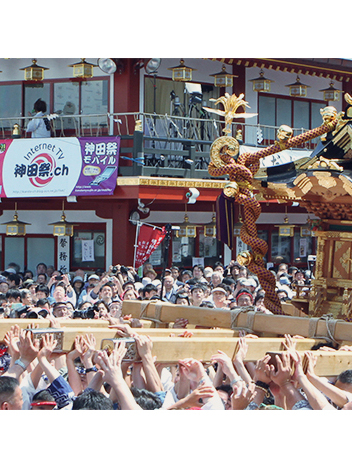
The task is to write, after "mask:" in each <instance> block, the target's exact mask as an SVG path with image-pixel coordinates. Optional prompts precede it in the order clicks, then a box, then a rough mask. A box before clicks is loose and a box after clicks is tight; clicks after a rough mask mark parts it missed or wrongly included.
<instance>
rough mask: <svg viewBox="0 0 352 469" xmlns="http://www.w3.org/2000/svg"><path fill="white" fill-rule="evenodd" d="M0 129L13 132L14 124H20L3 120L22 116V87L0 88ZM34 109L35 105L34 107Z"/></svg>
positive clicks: (9, 86)
mask: <svg viewBox="0 0 352 469" xmlns="http://www.w3.org/2000/svg"><path fill="white" fill-rule="evenodd" d="M0 103H1V106H0V118H1V120H0V123H1V125H0V128H1V130H5V129H6V130H12V128H13V125H14V124H16V123H17V124H19V123H20V122H15V121H10V120H7V119H5V120H2V119H3V118H5V117H14V116H20V115H21V113H22V87H21V85H2V86H0ZM32 107H33V105H32Z"/></svg>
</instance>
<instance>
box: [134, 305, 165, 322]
mask: <svg viewBox="0 0 352 469" xmlns="http://www.w3.org/2000/svg"><path fill="white" fill-rule="evenodd" d="M150 304H153V305H155V316H154V317H153V318H151V317H149V316H147V314H146V313H147V311H148V307H149V305H150ZM162 307H163V303H160V302H159V300H150V301H147V302H146V303H144V304H143V303H142V305H141V314H140V315H139V319H147V320H148V321H152V322H154V323H156V324H164V321H161V319H160V317H161V311H162Z"/></svg>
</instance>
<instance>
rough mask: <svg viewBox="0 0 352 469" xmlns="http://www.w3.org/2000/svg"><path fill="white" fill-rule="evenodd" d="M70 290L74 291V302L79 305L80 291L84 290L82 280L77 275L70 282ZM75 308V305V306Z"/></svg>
mask: <svg viewBox="0 0 352 469" xmlns="http://www.w3.org/2000/svg"><path fill="white" fill-rule="evenodd" d="M72 288H73V289H74V291H75V293H76V299H77V300H76V302H77V304H79V303H80V301H79V297H80V295H81V293H82V291H83V290H84V280H83V278H82V277H80V276H79V275H77V276H76V277H74V279H73V280H72ZM75 306H77V305H75Z"/></svg>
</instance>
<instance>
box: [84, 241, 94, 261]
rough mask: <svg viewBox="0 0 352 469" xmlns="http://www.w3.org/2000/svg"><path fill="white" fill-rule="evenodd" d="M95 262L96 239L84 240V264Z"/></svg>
mask: <svg viewBox="0 0 352 469" xmlns="http://www.w3.org/2000/svg"><path fill="white" fill-rule="evenodd" d="M89 261H94V239H82V262H89Z"/></svg>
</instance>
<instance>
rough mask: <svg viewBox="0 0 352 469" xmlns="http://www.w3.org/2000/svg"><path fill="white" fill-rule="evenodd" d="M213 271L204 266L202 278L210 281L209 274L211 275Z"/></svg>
mask: <svg viewBox="0 0 352 469" xmlns="http://www.w3.org/2000/svg"><path fill="white" fill-rule="evenodd" d="M213 273H214V271H213V269H212V268H211V267H205V269H204V278H205V279H206V281H207V282H209V283H210V282H211V276H212V275H213Z"/></svg>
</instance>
